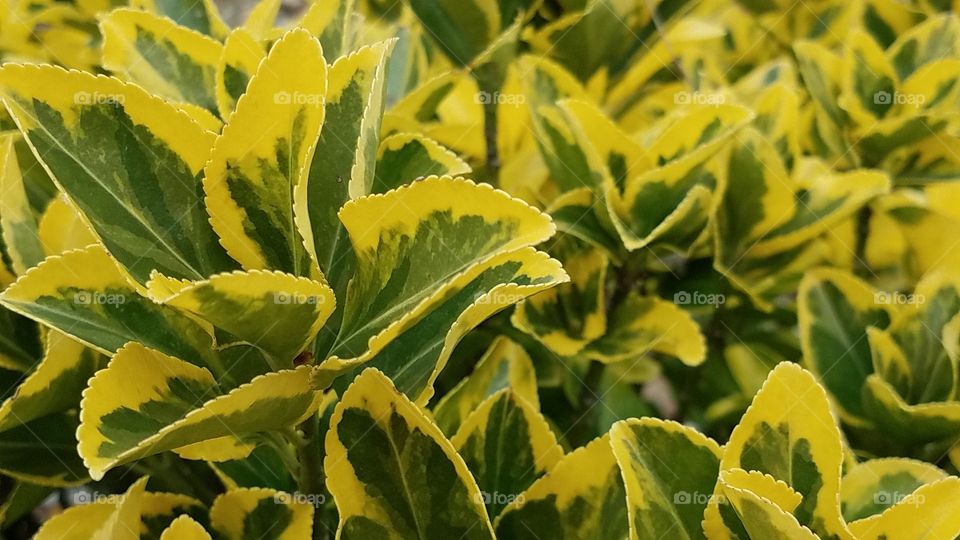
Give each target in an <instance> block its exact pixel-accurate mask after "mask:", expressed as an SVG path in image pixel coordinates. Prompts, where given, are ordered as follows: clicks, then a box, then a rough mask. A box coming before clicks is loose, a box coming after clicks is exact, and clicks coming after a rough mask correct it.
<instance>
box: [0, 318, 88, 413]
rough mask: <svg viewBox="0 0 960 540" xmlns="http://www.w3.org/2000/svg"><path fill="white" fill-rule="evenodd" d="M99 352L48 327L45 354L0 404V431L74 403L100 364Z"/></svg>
mask: <svg viewBox="0 0 960 540" xmlns="http://www.w3.org/2000/svg"><path fill="white" fill-rule="evenodd" d="M103 363H104V362H103V360H102V356H101V355H100V354H99V353H97V352H95V351H93V350H92V349H89V348H87V347H84V346H83V345H81V344H80V343H78V342H77V341H74V340H73V339H70V338H68V337H66V336H64V335H63V334H61V333H59V332H57V331H54V330H51V331H49V332H47V347H46V354H45V355H44V357H43V360H41V361H40V363H39V364H37V365H36V368H35V369H34V370H33V371H32V372H31V373H29V374H28V375H27V376H26V377H25V378H24V379H23V380H22V381H20V383H19V384H18V385H17V388H16V390H15V391H14V392H13V393H12V394H11V395H10V396H9V397H8V398H6V399H5V400H4V401H3V404H2V405H0V431H3V430H6V429H10V428H13V427H16V426H19V425H22V424H25V423H27V422H30V421H32V420H34V419H37V418H40V417H42V416H46V415H48V414H52V413H56V412H60V411H65V410H68V409H71V408H73V407H76V405H77V402H78V401H79V400H80V394H81V392H82V391H83V389H84V388H85V387H86V384H87V380H88V379H89V378H90V377H91V376H93V374H94V372H96V371H97V370H98V369H99V368H100V367H102V364H103Z"/></svg>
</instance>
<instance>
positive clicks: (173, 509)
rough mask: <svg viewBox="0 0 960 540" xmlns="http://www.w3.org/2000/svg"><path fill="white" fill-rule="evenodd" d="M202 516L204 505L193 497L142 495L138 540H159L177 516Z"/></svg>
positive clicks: (149, 493)
mask: <svg viewBox="0 0 960 540" xmlns="http://www.w3.org/2000/svg"><path fill="white" fill-rule="evenodd" d="M204 514H205V508H204V504H203V503H202V502H200V501H199V500H197V499H194V498H193V497H189V496H187V495H183V494H180V493H163V492H153V493H151V492H147V493H144V494H143V498H142V501H141V504H140V538H141V539H143V538H158V539H159V538H160V537H161V535H162V534H163V532H164V531H165V530H166V529H167V528H168V527H169V526H170V525H171V524H172V523H173V522H174V521H177V519H178V516H181V515H183V516H184V517H187V516H189V515H193V516H202V515H204ZM188 519H189V518H188ZM194 523H196V522H194ZM201 530H203V529H202V528H201Z"/></svg>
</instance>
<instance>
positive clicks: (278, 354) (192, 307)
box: [162, 270, 336, 369]
mask: <svg viewBox="0 0 960 540" xmlns="http://www.w3.org/2000/svg"><path fill="white" fill-rule="evenodd" d="M162 301H163V303H165V304H168V305H171V306H174V307H177V308H179V309H182V310H185V311H188V312H190V313H193V314H195V315H197V316H199V317H200V318H201V319H203V320H205V321H208V322H210V323H212V324H213V325H214V326H216V327H217V328H220V329H223V330H226V331H227V332H230V333H231V334H232V335H233V336H236V337H237V338H239V339H241V340H243V341H246V342H247V343H250V344H251V345H253V346H255V347H257V348H259V349H262V350H263V351H264V352H265V353H266V354H267V355H268V356H269V357H270V358H271V359H272V363H273V367H274V369H289V368H291V367H293V360H294V358H295V357H296V356H297V354H299V353H300V352H301V351H302V350H303V349H304V348H306V346H307V345H308V344H309V343H310V341H311V340H312V339H313V338H314V336H316V334H317V332H318V331H319V330H320V328H321V327H322V326H323V323H324V322H325V321H326V320H327V317H329V316H330V313H331V312H333V309H334V305H335V304H336V300H335V299H334V297H333V291H331V290H330V287H328V286H326V285H325V284H323V283H319V282H316V281H311V280H309V279H307V278H298V277H296V276H292V275H290V274H284V273H281V272H263V271H257V270H253V271H250V272H234V273H231V274H219V275H216V276H212V277H211V278H210V279H208V280H205V281H200V282H196V283H193V284H191V285H189V286H187V287H185V288H183V289H180V290H179V291H177V292H176V294H174V295H173V296H171V297H169V298H166V299H163V300H162Z"/></svg>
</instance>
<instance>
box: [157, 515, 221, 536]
mask: <svg viewBox="0 0 960 540" xmlns="http://www.w3.org/2000/svg"><path fill="white" fill-rule="evenodd" d="M160 540H211V538H210V533H208V532H207V531H206V530H205V529H204V528H203V525H200V524H199V523H197V522H196V521H195V520H194V519H193V518H191V517H190V516H187V515H182V516H180V517H178V518H177V519H175V520H173V521H172V522H171V523H170V526H169V527H167V528H166V529H164V530H163V533H161V534H160Z"/></svg>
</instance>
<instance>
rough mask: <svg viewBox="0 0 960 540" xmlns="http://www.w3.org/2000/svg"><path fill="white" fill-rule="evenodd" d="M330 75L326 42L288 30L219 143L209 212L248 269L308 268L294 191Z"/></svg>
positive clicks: (211, 165)
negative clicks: (323, 47)
mask: <svg viewBox="0 0 960 540" xmlns="http://www.w3.org/2000/svg"><path fill="white" fill-rule="evenodd" d="M300 70H306V71H307V72H308V73H313V74H315V76H312V77H302V76H301V71H300ZM325 75H326V63H325V62H324V60H323V51H321V50H320V43H319V42H318V41H317V40H316V39H314V38H312V37H311V36H310V35H309V34H308V33H307V32H305V31H302V30H294V31H292V32H289V33H287V34H286V35H284V37H283V38H282V39H281V40H280V41H278V42H277V43H276V44H275V45H274V47H273V48H272V49H271V50H270V54H269V55H268V56H267V58H266V60H264V61H263V63H261V64H260V67H259V68H258V69H257V72H256V73H255V74H254V75H253V77H252V78H251V80H250V85H249V88H248V89H247V93H246V94H244V95H243V96H242V97H241V98H240V100H239V101H238V102H237V110H236V111H235V112H234V113H233V114H232V115H231V116H230V120H229V122H228V124H227V126H226V127H225V128H224V130H223V133H222V134H221V135H220V136H219V137H218V138H217V141H216V143H215V144H214V146H213V150H212V153H211V156H210V161H209V162H208V163H207V165H206V167H205V168H204V173H205V176H204V179H203V190H204V192H205V193H206V206H207V212H209V214H210V223H211V224H212V225H213V229H214V231H216V232H217V234H218V235H219V237H220V243H221V244H222V245H223V246H224V247H225V248H226V250H227V253H229V254H230V256H231V257H233V258H234V259H235V260H237V261H238V262H239V263H240V264H241V265H242V266H243V267H244V268H245V269H248V270H251V269H253V270H255V269H263V268H270V269H274V270H280V271H283V272H288V273H292V274H295V275H300V276H305V275H309V274H310V271H311V269H310V266H311V265H310V258H309V255H308V254H307V251H306V249H305V248H304V244H303V240H302V238H301V237H300V234H299V233H298V232H297V230H296V227H295V225H294V216H293V192H294V189H295V188H296V186H297V183H298V182H299V181H300V177H301V174H302V172H303V171H304V167H305V166H306V163H307V160H308V159H309V156H310V145H311V144H312V141H314V140H315V139H316V138H317V135H318V133H319V132H320V127H321V125H322V124H323V116H324V105H323V100H324V95H325V92H326V76H325Z"/></svg>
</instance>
